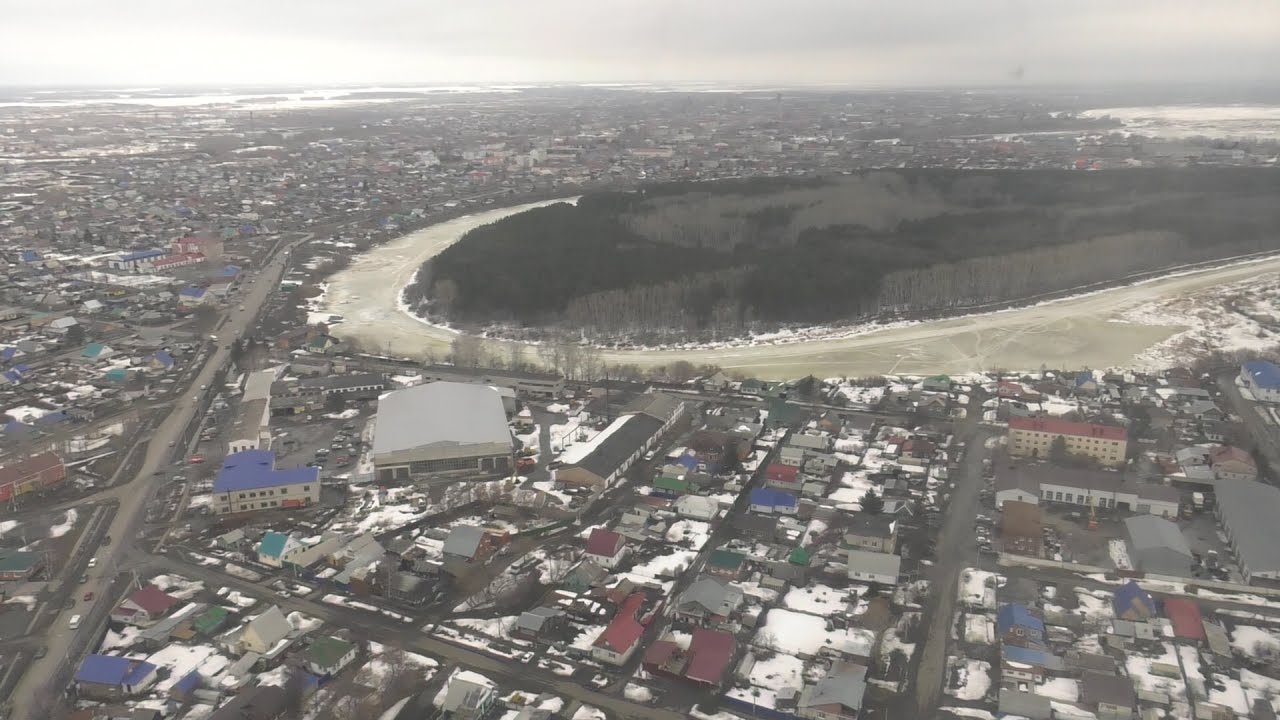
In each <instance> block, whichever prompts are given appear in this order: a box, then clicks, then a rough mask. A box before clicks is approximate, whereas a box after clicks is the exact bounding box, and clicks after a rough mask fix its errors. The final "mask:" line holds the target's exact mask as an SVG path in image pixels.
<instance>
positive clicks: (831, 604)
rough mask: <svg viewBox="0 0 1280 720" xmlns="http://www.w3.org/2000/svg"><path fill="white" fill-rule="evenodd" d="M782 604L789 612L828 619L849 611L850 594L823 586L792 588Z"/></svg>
mask: <svg viewBox="0 0 1280 720" xmlns="http://www.w3.org/2000/svg"><path fill="white" fill-rule="evenodd" d="M782 604H783V605H784V606H786V608H787V609H789V610H796V611H799V612H804V613H809V614H811V615H821V616H824V617H826V616H830V615H837V614H839V613H842V612H844V611H846V610H848V609H849V594H848V592H846V591H844V590H835V589H832V588H829V587H827V586H826V585H822V584H818V585H814V586H812V587H798V588H791V589H790V590H788V591H787V594H786V596H785V597H784V598H783V599H782Z"/></svg>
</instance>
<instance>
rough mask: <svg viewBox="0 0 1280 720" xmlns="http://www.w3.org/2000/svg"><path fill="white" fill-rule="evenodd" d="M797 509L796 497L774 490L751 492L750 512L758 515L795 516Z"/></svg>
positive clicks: (765, 489) (757, 489) (759, 489)
mask: <svg viewBox="0 0 1280 720" xmlns="http://www.w3.org/2000/svg"><path fill="white" fill-rule="evenodd" d="M797 509H798V503H797V502H796V496H795V495H792V494H791V493H789V492H784V491H782V490H777V489H775V488H756V489H755V490H752V491H751V510H752V511H753V512H758V513H778V514H781V515H795V514H796V510H797Z"/></svg>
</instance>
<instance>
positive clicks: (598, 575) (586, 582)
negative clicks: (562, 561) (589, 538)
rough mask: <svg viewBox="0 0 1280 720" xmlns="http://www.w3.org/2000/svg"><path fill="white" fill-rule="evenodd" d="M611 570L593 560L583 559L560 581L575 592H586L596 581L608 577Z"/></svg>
mask: <svg viewBox="0 0 1280 720" xmlns="http://www.w3.org/2000/svg"><path fill="white" fill-rule="evenodd" d="M608 575H609V571H608V570H606V569H604V568H603V567H601V566H600V565H599V564H598V563H596V562H595V561H592V560H583V561H582V562H580V563H578V564H577V565H575V566H574V567H573V569H572V570H570V571H569V574H568V575H565V576H564V579H563V580H561V581H560V584H561V585H563V586H564V587H565V589H567V590H570V591H573V592H585V591H586V590H588V589H589V588H591V587H592V586H594V585H595V584H596V583H598V582H600V581H601V580H603V579H604V578H606V577H608Z"/></svg>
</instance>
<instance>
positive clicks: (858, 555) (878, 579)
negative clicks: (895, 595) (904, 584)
mask: <svg viewBox="0 0 1280 720" xmlns="http://www.w3.org/2000/svg"><path fill="white" fill-rule="evenodd" d="M848 567H849V579H850V580H854V581H857V582H871V583H880V584H881V585H897V584H898V577H899V575H901V567H902V558H901V557H899V556H897V555H893V554H890V553H883V552H876V551H867V550H850V551H849V565H848Z"/></svg>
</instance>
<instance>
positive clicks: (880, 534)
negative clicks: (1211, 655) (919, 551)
mask: <svg viewBox="0 0 1280 720" xmlns="http://www.w3.org/2000/svg"><path fill="white" fill-rule="evenodd" d="M844 542H845V545H848V546H849V547H851V548H855V549H858V550H869V551H871V552H879V553H892V552H893V551H894V550H895V549H896V548H897V544H898V523H897V521H896V519H895V518H894V517H893V516H892V515H884V514H876V515H872V514H871V513H865V512H859V513H850V514H849V515H847V516H846V524H845V530H844Z"/></svg>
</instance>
